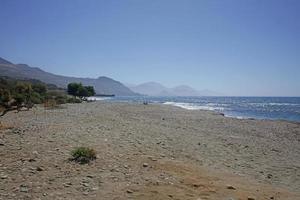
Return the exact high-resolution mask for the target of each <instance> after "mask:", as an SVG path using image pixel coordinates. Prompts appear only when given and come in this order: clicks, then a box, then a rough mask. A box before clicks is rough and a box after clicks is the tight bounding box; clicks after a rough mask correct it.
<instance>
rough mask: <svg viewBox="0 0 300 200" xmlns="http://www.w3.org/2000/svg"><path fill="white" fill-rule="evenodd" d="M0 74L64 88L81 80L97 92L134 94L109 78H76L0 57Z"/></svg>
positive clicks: (122, 94) (120, 94)
mask: <svg viewBox="0 0 300 200" xmlns="http://www.w3.org/2000/svg"><path fill="white" fill-rule="evenodd" d="M0 75H1V76H7V77H12V78H22V79H24V78H25V79H38V80H41V81H43V82H45V83H49V84H55V85H57V86H58V87H62V88H66V86H67V85H68V83H70V82H81V83H82V84H84V85H92V86H94V88H95V90H96V93H97V94H114V95H118V96H131V95H136V93H134V92H132V91H131V90H130V89H129V88H127V87H126V86H124V85H123V84H122V83H120V82H118V81H115V80H113V79H111V78H108V77H104V76H101V77H99V78H97V79H93V78H76V77H68V76H61V75H56V74H52V73H49V72H45V71H43V70H41V69H40V68H36V67H30V66H28V65H26V64H13V63H11V62H9V61H7V60H5V59H3V58H0Z"/></svg>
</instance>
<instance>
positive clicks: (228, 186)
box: [226, 185, 236, 190]
mask: <svg viewBox="0 0 300 200" xmlns="http://www.w3.org/2000/svg"><path fill="white" fill-rule="evenodd" d="M226 188H227V189H229V190H236V188H235V187H233V186H232V185H227V186H226Z"/></svg>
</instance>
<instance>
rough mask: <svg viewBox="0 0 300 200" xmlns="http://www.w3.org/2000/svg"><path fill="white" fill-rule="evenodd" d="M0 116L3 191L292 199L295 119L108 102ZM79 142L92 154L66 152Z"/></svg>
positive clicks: (8, 195) (297, 162) (24, 195)
mask: <svg viewBox="0 0 300 200" xmlns="http://www.w3.org/2000/svg"><path fill="white" fill-rule="evenodd" d="M1 121H2V125H5V126H3V127H2V128H1V129H0V156H1V160H0V199H3V200H7V199H35V200H38V199H49V200H55V199H72V200H77V199H78V200H79V199H149V200H150V199H194V200H204V199H222V200H238V199H241V200H242V199H245V200H247V199H249V200H251V199H276V200H278V199H283V200H288V199H290V200H297V199H300V192H299V191H300V124H299V123H293V122H286V121H269V120H246V119H243V120H241V119H234V118H226V117H224V116H222V115H220V114H218V113H214V112H210V111H188V110H184V109H181V108H176V107H172V106H167V105H139V104H128V103H108V102H93V103H82V104H67V105H64V106H63V108H61V109H53V110H45V109H44V108H43V107H41V106H38V107H36V108H34V109H32V110H30V111H22V112H19V113H14V112H10V113H8V114H7V115H5V116H4V117H3V118H1ZM10 126H11V127H10ZM78 146H87V147H91V148H94V149H95V150H96V152H97V159H96V160H95V161H92V162H91V163H90V164H87V165H80V164H77V163H75V162H71V161H69V158H70V152H71V151H72V150H73V149H74V148H75V147H78Z"/></svg>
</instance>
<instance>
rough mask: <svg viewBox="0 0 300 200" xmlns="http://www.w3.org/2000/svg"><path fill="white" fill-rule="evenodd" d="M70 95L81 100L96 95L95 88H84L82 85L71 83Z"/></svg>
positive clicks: (69, 86)
mask: <svg viewBox="0 0 300 200" xmlns="http://www.w3.org/2000/svg"><path fill="white" fill-rule="evenodd" d="M68 94H69V95H73V96H75V97H80V98H81V99H83V98H86V97H90V96H93V95H95V94H96V93H95V90H94V87H93V86H83V85H82V84H81V83H69V84H68Z"/></svg>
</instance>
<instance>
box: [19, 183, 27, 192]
mask: <svg viewBox="0 0 300 200" xmlns="http://www.w3.org/2000/svg"><path fill="white" fill-rule="evenodd" d="M20 192H26V193H27V192H28V188H27V186H26V185H21V186H20Z"/></svg>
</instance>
